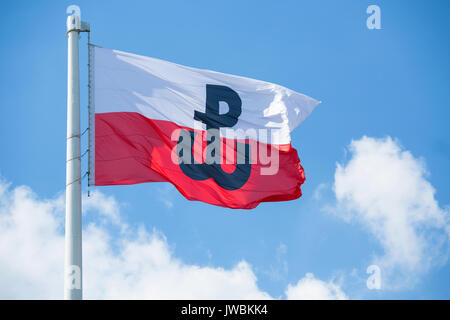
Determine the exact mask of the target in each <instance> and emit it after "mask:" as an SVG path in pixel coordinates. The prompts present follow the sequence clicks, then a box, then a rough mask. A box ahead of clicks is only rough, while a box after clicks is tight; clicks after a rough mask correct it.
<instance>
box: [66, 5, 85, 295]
mask: <svg viewBox="0 0 450 320" xmlns="http://www.w3.org/2000/svg"><path fill="white" fill-rule="evenodd" d="M78 10H79V9H78ZM80 29H81V21H80V15H79V12H78V13H77V12H75V13H74V14H72V15H70V16H68V17H67V37H68V60H67V62H68V68H67V154H66V157H67V162H66V234H65V236H66V238H65V245H66V247H65V265H64V278H65V279H64V299H68V300H80V299H82V261H81V157H80V83H79V81H80V79H79V68H78V39H79V35H80V31H81V30H80Z"/></svg>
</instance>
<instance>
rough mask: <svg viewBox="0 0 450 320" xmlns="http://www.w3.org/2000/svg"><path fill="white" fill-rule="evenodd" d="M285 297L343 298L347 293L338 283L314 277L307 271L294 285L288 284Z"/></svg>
mask: <svg viewBox="0 0 450 320" xmlns="http://www.w3.org/2000/svg"><path fill="white" fill-rule="evenodd" d="M285 293H286V297H287V298H288V299H289V300H345V299H348V297H347V295H346V294H345V293H344V292H343V291H342V289H341V287H340V285H338V284H336V283H334V282H332V281H329V282H325V281H322V280H319V279H316V278H315V277H314V275H313V274H312V273H307V274H306V276H305V277H303V278H302V279H300V280H299V281H298V283H297V284H296V285H290V284H289V285H288V287H287V289H286V292H285Z"/></svg>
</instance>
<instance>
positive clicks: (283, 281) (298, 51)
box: [0, 0, 450, 299]
mask: <svg viewBox="0 0 450 320" xmlns="http://www.w3.org/2000/svg"><path fill="white" fill-rule="evenodd" d="M70 4H77V5H79V6H80V7H81V16H82V20H83V21H87V22H89V23H90V25H91V31H92V32H91V41H92V42H93V43H95V44H98V45H100V46H104V47H108V48H114V49H118V50H123V51H128V52H132V53H136V54H141V55H146V56H151V57H156V58H160V59H164V60H168V61H171V62H175V63H178V64H183V65H188V66H193V67H198V68H204V69H211V70H216V71H220V72H224V73H231V74H237V75H243V76H247V77H251V78H255V79H260V80H265V81H269V82H273V83H277V84H280V85H283V86H286V87H288V88H290V89H293V90H295V91H297V92H301V93H304V94H307V95H309V96H311V97H313V98H315V99H318V100H321V101H322V104H321V105H319V107H318V108H317V109H316V110H315V111H314V112H313V113H312V115H311V116H310V118H308V119H307V120H306V121H305V122H304V123H303V124H302V125H300V126H299V127H298V128H297V129H296V130H295V131H294V132H293V133H292V142H293V146H294V147H295V148H296V149H297V150H298V151H299V156H300V159H301V161H302V165H303V166H304V168H305V173H306V178H307V181H306V183H305V184H304V185H303V186H302V191H303V193H304V195H303V196H302V197H301V198H300V199H298V200H295V201H290V202H280V203H263V204H261V205H260V206H259V207H258V208H256V209H254V210H251V211H241V210H234V211H232V210H229V209H225V208H219V207H214V206H211V205H207V204H204V203H198V202H189V201H187V200H185V199H184V198H183V197H182V196H181V195H180V194H178V193H177V191H176V190H175V188H173V187H171V186H170V185H168V184H163V183H148V184H141V185H134V186H114V187H98V188H91V191H94V190H98V191H100V192H101V193H102V194H104V195H106V196H109V197H113V198H114V199H115V201H116V202H117V203H118V206H119V207H120V215H121V217H122V218H121V219H123V220H122V221H125V222H123V223H126V225H127V226H129V228H131V229H132V230H137V229H138V228H139V226H141V227H144V228H146V230H148V232H152V230H157V232H159V233H161V234H164V236H165V238H164V239H165V240H164V241H166V242H167V244H168V246H169V247H170V250H171V251H170V252H171V254H172V255H173V257H176V258H177V259H179V260H180V261H182V263H183V264H185V265H195V266H201V267H211V268H213V269H218V268H223V269H224V270H229V269H233V268H234V267H235V266H236V265H237V264H238V263H239V262H240V261H246V262H247V263H248V264H249V265H250V266H251V270H252V272H253V274H254V276H255V277H256V278H257V286H258V290H260V291H264V292H266V293H268V294H269V295H270V296H272V297H282V298H285V297H286V295H287V294H286V288H287V287H288V286H289V285H292V286H294V285H296V284H297V282H298V281H299V280H300V279H303V278H304V277H305V274H307V273H313V274H314V277H315V278H314V279H320V280H321V281H324V283H327V284H329V283H333V284H335V285H336V286H339V288H340V289H339V290H342V292H345V295H346V296H347V297H349V298H368V299H370V298H374V299H379V298H412V299H448V298H450V286H449V285H448V284H449V283H450V264H449V263H448V262H447V256H448V244H449V242H448V241H449V240H448V233H450V231H449V230H450V227H449V222H448V221H449V211H448V205H449V204H450V191H449V179H448V177H449V176H450V168H449V166H448V163H449V159H450V143H449V141H450V130H449V128H448V123H447V122H448V119H449V117H450V111H449V109H448V105H449V103H448V101H450V90H449V85H450V59H449V57H450V42H449V41H448V39H450V26H449V24H448V22H447V16H448V12H449V10H450V4H449V2H448V1H437V0H436V1H400V0H396V1H363V0H361V1H356V0H355V1H350V0H345V1H331V0H329V1H325V0H321V1H225V2H224V1H222V2H219V1H77V2H72V1H39V2H36V1H34V2H30V1H3V2H2V4H1V12H2V18H1V20H0V21H1V22H0V23H1V28H0V37H1V39H2V44H1V46H2V48H1V49H2V50H0V70H2V72H1V74H0V84H1V85H0V93H1V97H2V116H1V117H0V124H1V125H0V137H1V138H0V150H2V156H1V157H0V176H1V177H2V179H3V181H4V182H3V183H6V182H9V183H11V185H10V186H9V188H10V189H11V190H14V188H17V187H18V186H22V185H26V186H28V187H29V188H30V189H31V190H33V192H34V196H33V197H34V200H33V201H45V199H56V198H58V196H60V195H61V194H62V193H63V192H64V184H65V150H66V149H65V148H66V145H65V141H66V94H67V93H66V90H67V88H66V85H67V84H66V81H67V80H66V78H67V65H66V64H67V61H66V60H67V39H66V37H65V19H66V15H65V9H66V7H67V6H68V5H70ZM370 4H376V5H378V6H379V7H380V8H381V26H382V29H381V30H369V29H367V27H366V19H367V17H368V14H366V8H367V7H368V5H370ZM86 41H87V37H86V35H85V34H83V35H82V38H81V41H80V66H81V68H80V72H81V102H82V117H83V122H82V129H84V128H86V126H87V108H86V106H87V46H86ZM363 136H367V137H369V138H368V139H371V138H373V139H372V140H368V141H366V140H364V139H363ZM387 137H392V139H393V140H392V141H391V140H389V139H388V138H387ZM374 139H378V140H374ZM352 140H354V141H359V142H360V144H357V145H356V146H355V147H354V149H353V151H351V149H349V145H350V143H351V141H352ZM83 142H84V145H83V150H84V149H85V148H86V142H87V139H85V140H84V141H83ZM364 142H366V143H367V145H368V146H369V147H370V148H372V149H370V150H375V151H374V152H372V153H371V152H369V155H373V156H374V157H375V156H376V154H378V153H377V152H378V151H380V150H382V148H383V146H388V147H389V148H391V149H389V150H391V151H390V152H387V153H386V154H387V156H386V157H387V159H396V161H398V163H399V165H400V166H401V165H403V164H405V166H406V167H408V165H411V166H412V167H411V166H410V167H408V168H409V169H411V168H413V169H412V172H417V171H420V172H421V174H420V175H419V177H418V178H417V179H416V180H412V182H411V183H415V182H417V186H418V190H423V189H422V187H423V186H425V187H428V186H432V188H434V190H435V193H434V194H432V195H431V196H430V197H431V198H429V199H428V200H427V201H428V202H427V203H428V204H429V203H432V204H433V205H435V204H437V206H438V209H436V208H434V209H430V208H432V207H433V205H423V206H421V205H422V204H420V203H419V204H415V205H416V206H417V207H419V208H423V210H422V211H420V214H419V215H420V217H423V220H421V219H419V220H418V221H416V222H411V223H410V224H408V226H407V227H405V228H406V229H407V230H410V231H411V230H413V232H415V235H416V236H417V237H416V238H417V239H420V240H421V241H422V240H423V241H425V244H424V248H431V249H435V251H436V252H434V251H433V250H423V252H421V253H420V254H418V258H417V259H418V260H415V262H411V264H409V265H404V264H402V263H401V262H392V261H391V260H389V261H391V262H389V263H388V262H385V264H383V266H384V265H385V266H386V268H388V269H389V270H387V271H386V272H385V274H386V277H384V276H383V278H382V279H383V280H382V281H383V287H382V289H381V290H369V289H367V287H366V283H365V281H366V279H367V277H368V276H369V275H368V274H366V268H367V267H368V266H369V265H371V264H373V263H374V261H375V262H376V261H382V262H380V263H383V261H387V260H386V259H385V260H383V257H387V256H389V254H387V252H388V251H389V250H390V247H389V245H387V244H386V243H388V242H389V241H390V240H392V241H394V242H395V241H396V239H395V237H394V238H389V234H388V233H383V231H381V233H380V232H379V229H378V227H380V228H384V227H385V226H386V225H385V224H381V225H377V226H378V227H376V228H375V229H374V228H372V227H373V225H372V224H371V223H378V222H374V221H378V220H376V219H375V220H367V219H366V218H364V217H366V216H365V215H364V212H362V213H361V212H359V211H358V210H360V211H361V210H362V211H364V209H361V207H364V204H361V203H359V202H358V203H355V201H357V200H354V199H353V198H352V196H348V195H349V194H352V193H351V192H354V193H358V191H359V190H361V188H362V187H364V184H362V185H361V184H353V185H351V186H349V187H348V189H345V190H347V191H345V190H344V191H343V198H341V199H339V198H336V197H337V195H336V192H339V188H337V189H336V188H334V189H333V186H334V185H335V183H336V182H337V181H336V179H341V178H342V181H344V182H345V181H346V182H348V181H350V182H349V183H351V181H353V180H352V179H351V178H352V177H353V176H352V175H356V176H360V175H359V173H360V172H365V171H364V170H363V169H361V170H362V171H359V170H360V169H358V168H359V167H358V166H359V165H360V164H361V163H360V162H356V160H358V159H359V158H357V156H358V155H359V156H361V159H369V158H365V156H366V154H365V153H364V150H366V149H364V146H363V143H364ZM369 147H368V148H369ZM396 148H400V149H396ZM363 149H364V150H363ZM402 152H403V153H402ZM404 152H407V153H408V152H409V154H411V157H412V160H411V159H410V158H408V157H407V156H406V155H405V153H404ZM363 153H364V154H363ZM380 153H382V152H381V151H380ZM389 157H391V158H389ZM392 157H393V158H392ZM370 159H372V158H370ZM383 159H384V158H383ZM353 160H355V162H354V164H355V166H352V167H350V165H349V164H351V163H352V161H353ZM337 163H339V164H340V165H341V166H342V167H344V168H347V169H348V170H347V171H346V173H345V174H344V175H343V177H340V176H339V177H337V176H336V172H337ZM370 163H371V162H369V161H368V162H367V165H368V166H369V165H370ZM363 164H364V162H363ZM416 164H417V167H416V166H415V165H416ZM419 164H420V165H419ZM361 165H362V164H361ZM375 165H377V164H376V163H375ZM388 166H389V164H388ZM371 168H372V169H373V166H372V167H371ZM414 168H416V169H417V170H414ZM384 169H385V167H383V166H380V169H379V170H380V173H379V174H380V176H381V177H383V172H384V174H386V172H387V171H388V170H384ZM387 169H391V168H390V167H388V168H387ZM405 170H406V171H405V172H406V173H409V172H410V171H407V170H408V169H405ZM400 171H401V170H394V171H393V172H394V173H395V172H400ZM401 172H403V171H401ZM407 176H408V174H407ZM348 177H350V178H349V179H347V180H346V179H345V178H348ZM370 177H373V176H368V178H370ZM387 178H389V177H387ZM339 181H341V180H339ZM424 181H425V182H426V183H425V182H424ZM371 183H372V182H371V181H369V180H368V181H367V184H368V185H371ZM395 183H398V181H396V182H395ZM404 183H408V181H404ZM424 183H425V184H424ZM427 183H428V184H427ZM400 186H403V185H402V184H400ZM83 187H84V190H87V181H84V184H83ZM0 189H1V188H0ZM416 189H417V188H416ZM416 189H415V190H416ZM348 190H350V191H348ZM427 190H428V189H427ZM430 190H431V189H430ZM418 194H420V193H418ZM394 195H395V192H394ZM347 196H348V197H347ZM99 197H100V196H99ZM416 198H417V197H416ZM41 199H44V200H41ZM349 199H350V200H349ZM352 199H353V200H352ZM430 199H431V200H430ZM375 200H376V201H381V202H382V203H383V205H382V208H381V209H380V212H378V213H377V214H380V216H381V217H382V219H387V220H389V218H387V217H392V216H395V215H396V214H397V213H398V211H399V210H400V211H402V210H403V209H399V208H400V207H401V206H402V204H399V202H398V201H400V200H398V201H397V199H393V200H392V197H387V198H386V197H385V195H383V194H381V195H380V197H379V198H376V199H375ZM390 200H392V201H393V204H392V205H391V204H390V203H389V201H390ZM111 201H112V200H111ZM349 201H350V202H349ZM351 201H353V202H351ZM424 201H425V200H424ZM433 201H434V202H433ZM116 202H114V204H115V203H116ZM350 207H351V209H349V208H350ZM355 207H358V208H359V209H355ZM4 208H6V207H4ZM401 208H403V207H401ZM408 208H410V207H408V206H406V209H405V210H404V214H405V217H408V215H410V214H411V213H410V210H409V209H408ZM355 210H356V213H355ZM383 210H384V211H383ZM430 210H431V211H433V210H434V211H433V212H434V213H433V214H431V216H433V215H435V217H437V216H440V217H441V216H442V217H444V218H443V219H444V222H442V221H441V222H440V224H439V223H437V224H433V223H434V222H430V221H431V220H427V219H433V218H428V217H429V216H430V214H428V213H429V211H430ZM100 211H101V210H100ZM343 211H348V212H350V213H349V214H350V215H352V217H354V218H351V219H346V218H344V217H345V216H346V213H345V212H343ZM1 212H2V211H1V210H0V213H1ZM5 212H6V211H3V214H7V213H5ZM402 212H403V211H402ZM31 214H32V212H30V215H31ZM99 217H100V218H101V214H100V216H99V215H98V214H97V215H96V214H92V215H90V214H89V213H88V214H86V215H85V217H84V218H85V225H86V226H87V225H90V224H91V223H93V224H95V223H97V224H98V223H101V222H98V220H99V219H100V218H99ZM407 220H408V219H407ZM408 221H409V220H408ZM433 221H434V220H433ZM429 222H430V223H429ZM408 223H409V222H408ZM428 225H430V226H431V225H432V227H430V230H431V229H433V230H432V231H430V234H431V233H432V234H433V235H437V236H438V237H443V239H444V240H443V242H444V244H441V245H435V244H434V242H433V241H431V240H430V241H428V242H426V241H427V240H426V239H428V235H429V232H428V231H427V230H428V229H427V228H428V227H426V226H428ZM394 226H396V225H394ZM400 227H401V226H400ZM102 228H104V230H105V231H106V232H109V233H110V234H111V235H114V236H116V237H119V238H120V237H121V236H122V234H121V232H120V230H119V229H120V228H119V229H118V228H117V225H116V226H113V225H110V224H109V225H108V224H107V225H104V226H103V227H102ZM410 228H413V229H410ZM423 229H424V230H425V231H423ZM445 230H447V231H445ZM422 232H425V233H422ZM446 232H447V237H446V236H445V233H446ZM386 237H388V238H387V240H386ZM430 238H431V237H430ZM424 239H425V240H424ZM433 239H434V237H433ZM3 240H4V241H8V239H3ZM11 241H12V239H11ZM420 243H423V242H420ZM11 245H13V243H11ZM402 245H403V243H402ZM428 246H429V247H428ZM112 247H113V248H115V246H112ZM116 249H117V250H120V248H116ZM409 249H410V248H408V249H407V250H409ZM411 250H413V249H411ZM432 251H433V252H434V253H433V254H428V252H432ZM389 252H390V251H389ZM393 252H394V253H395V252H396V251H395V250H394V251H393ZM411 252H415V251H414V250H413V251H411ZM42 259H43V260H45V256H44V257H42ZM394 260H395V259H394ZM422 260H423V261H433V263H431V265H430V266H425V267H423V264H424V263H422V262H423V261H422ZM434 261H436V263H435V262H434ZM84 263H85V265H88V264H89V260H86V259H85V260H84ZM130 263H131V262H130ZM61 267H62V261H61ZM405 270H407V272H406V273H405ZM388 274H389V275H388ZM405 274H407V275H408V276H405ZM382 275H383V268H382ZM408 277H411V278H413V279H414V280H411V279H408V280H406V278H408ZM85 280H86V279H85ZM105 281H107V280H105ZM385 282H386V283H387V284H386V285H384V283H385ZM0 283H1V280H0ZM389 283H400V284H398V285H396V286H395V288H394V286H392V287H391V286H389ZM1 287H2V285H0V288H1ZM0 290H2V289H0ZM61 293H62V291H61ZM1 296H8V295H7V294H2V295H1Z"/></svg>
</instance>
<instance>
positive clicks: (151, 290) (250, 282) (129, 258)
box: [0, 179, 345, 299]
mask: <svg viewBox="0 0 450 320" xmlns="http://www.w3.org/2000/svg"><path fill="white" fill-rule="evenodd" d="M83 199H84V204H83V205H84V212H85V216H86V215H92V216H91V217H89V219H86V220H87V221H93V222H89V223H87V224H86V221H85V227H84V230H83V262H84V270H83V272H84V273H83V285H84V297H85V298H87V299H94V298H95V299H271V298H272V297H271V296H270V295H269V294H268V293H266V292H264V291H262V290H261V289H260V288H259V287H258V285H257V278H256V275H255V274H254V272H253V270H252V267H251V266H250V265H249V264H248V263H247V262H245V261H241V262H239V263H238V264H237V265H235V266H234V267H233V268H231V269H225V268H221V267H205V266H198V265H189V264H186V263H184V262H182V261H181V260H180V259H177V258H176V257H174V255H173V253H172V252H171V250H170V247H169V245H168V242H167V240H166V238H165V237H164V235H163V234H161V233H160V232H158V231H156V230H153V231H152V232H149V231H147V230H146V229H145V227H139V228H134V227H132V226H129V225H127V224H126V223H125V222H124V221H123V219H121V216H120V205H119V204H118V202H117V201H116V200H115V199H114V198H113V197H111V196H107V195H105V194H103V193H101V192H100V191H98V190H96V191H95V192H93V193H92V196H91V197H90V198H86V197H85V196H84V197H83ZM63 227H64V196H63V195H61V196H59V197H57V198H55V199H40V198H39V197H38V196H37V195H36V194H35V193H34V192H33V191H32V190H31V189H30V188H28V187H26V186H19V187H15V188H11V186H10V184H8V183H5V182H4V181H2V180H1V179H0V299H61V298H62V297H63V267H64V259H63V257H64V235H63V232H64V230H63ZM115 228H117V229H118V230H119V232H118V233H117V232H115V231H114V229H115ZM286 250H287V247H286V246H285V245H284V244H281V245H280V247H279V248H278V250H277V257H278V256H280V257H281V256H283V255H284V254H285V253H286ZM283 266H284V265H283ZM285 267H286V268H287V266H285ZM304 282H305V281H304V279H302V280H301V281H300V282H299V284H297V285H296V286H289V289H288V290H287V296H288V297H289V298H294V299H295V298H296V292H298V291H299V290H300V291H301V289H298V288H297V287H299V285H301V286H303V283H304ZM309 282H311V281H309ZM314 283H315V284H317V285H319V284H322V283H323V282H322V281H320V280H317V279H314ZM325 285H326V286H328V288H329V290H331V291H330V292H331V293H330V294H329V296H324V297H326V298H327V297H330V298H335V297H336V296H338V297H341V296H345V295H343V294H342V292H341V291H340V290H337V289H334V285H333V284H331V283H329V284H325ZM295 288H297V289H295ZM318 290H322V289H318ZM333 290H334V291H333ZM302 296H303V297H305V296H306V297H308V298H316V297H317V292H316V291H311V295H310V296H309V293H308V292H303V294H302Z"/></svg>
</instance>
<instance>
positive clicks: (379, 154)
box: [334, 137, 450, 288]
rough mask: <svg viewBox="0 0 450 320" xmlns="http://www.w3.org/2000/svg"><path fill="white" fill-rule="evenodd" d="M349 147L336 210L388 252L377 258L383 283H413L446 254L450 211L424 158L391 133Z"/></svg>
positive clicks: (336, 185)
mask: <svg viewBox="0 0 450 320" xmlns="http://www.w3.org/2000/svg"><path fill="white" fill-rule="evenodd" d="M349 151H350V153H351V158H350V160H349V161H348V163H347V164H344V165H341V164H338V165H337V169H336V172H335V182H334V191H335V195H336V199H337V207H336V208H335V212H336V214H337V215H338V216H340V217H342V218H343V219H345V220H346V221H356V222H358V223H361V224H362V225H363V226H364V227H365V228H366V229H367V230H368V231H369V232H370V233H371V234H372V235H373V236H374V237H375V238H376V239H377V240H378V241H379V243H380V244H381V246H382V248H383V251H384V253H383V254H382V255H381V256H375V258H374V261H373V263H374V264H376V265H379V266H380V267H381V270H382V276H383V278H382V279H383V283H382V287H384V288H387V287H390V288H396V287H404V286H408V285H414V283H415V279H417V276H419V275H420V274H423V273H424V272H427V271H428V270H429V268H430V267H431V266H433V265H435V264H442V263H445V261H446V259H447V256H448V244H449V234H450V225H449V212H448V210H446V209H443V208H441V207H440V206H439V204H438V202H437V201H436V199H435V190H434V188H433V186H432V185H431V184H430V182H429V181H427V179H426V177H427V175H428V173H427V171H426V168H425V164H424V162H423V161H422V160H420V159H417V158H415V157H414V156H413V155H412V154H411V153H410V152H409V151H407V150H404V149H403V148H402V147H401V146H400V145H399V144H398V142H396V141H394V140H392V139H391V138H390V137H387V138H385V139H374V138H370V137H363V138H361V139H360V140H354V141H352V142H351V144H350V146H349ZM386 279H388V282H386V281H384V280H386Z"/></svg>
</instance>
